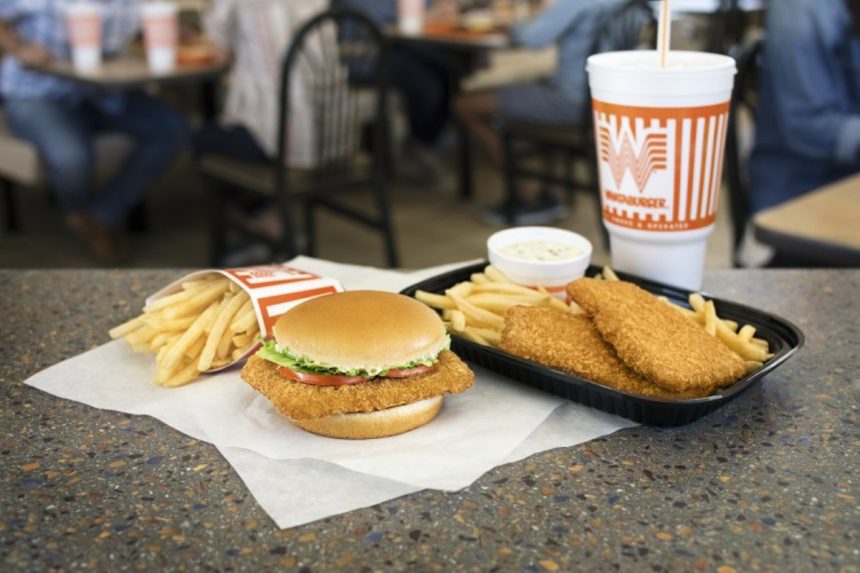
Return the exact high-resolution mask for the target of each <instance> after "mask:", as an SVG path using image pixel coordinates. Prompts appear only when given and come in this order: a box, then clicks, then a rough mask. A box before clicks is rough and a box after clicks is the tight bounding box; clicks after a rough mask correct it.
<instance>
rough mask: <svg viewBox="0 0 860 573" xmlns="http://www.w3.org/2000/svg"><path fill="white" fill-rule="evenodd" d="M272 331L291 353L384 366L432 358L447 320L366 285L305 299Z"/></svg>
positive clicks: (348, 365) (341, 364)
mask: <svg viewBox="0 0 860 573" xmlns="http://www.w3.org/2000/svg"><path fill="white" fill-rule="evenodd" d="M273 334H274V336H275V341H276V342H277V343H278V344H280V345H281V346H284V347H286V348H287V349H289V351H290V353H292V354H293V355H294V356H305V357H307V358H309V359H310V360H313V361H314V362H317V363H319V364H321V365H325V366H332V367H336V368H339V369H342V370H351V369H363V370H369V371H373V370H386V369H390V368H397V367H399V366H403V365H405V364H408V363H409V362H411V361H413V360H418V359H422V358H428V357H433V358H435V356H436V354H438V353H439V351H441V350H442V349H443V348H444V347H445V345H446V344H447V341H448V337H447V335H446V332H445V325H444V324H442V321H441V319H440V318H439V316H438V315H437V314H436V313H435V312H434V311H433V310H431V309H430V308H429V307H428V306H425V305H424V304H423V303H421V302H419V301H417V300H415V299H413V298H410V297H408V296H404V295H400V294H394V293H390V292H382V291H369V290H368V291H349V292H342V293H335V294H330V295H324V296H321V297H317V298H313V299H311V300H309V301H306V302H303V303H301V304H299V305H297V306H295V307H293V308H291V309H290V310H289V311H287V312H286V313H285V314H284V315H283V316H282V317H281V318H279V319H278V322H277V323H275V327H274V329H273Z"/></svg>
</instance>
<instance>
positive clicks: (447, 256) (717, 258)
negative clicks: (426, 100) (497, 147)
mask: <svg viewBox="0 0 860 573" xmlns="http://www.w3.org/2000/svg"><path fill="white" fill-rule="evenodd" d="M476 171H477V173H476V183H477V185H476V187H477V189H476V193H477V197H476V198H475V199H474V200H473V201H472V202H469V203H464V202H462V201H460V199H459V198H458V197H457V193H456V190H455V189H454V188H453V186H452V185H449V186H448V188H442V189H434V188H428V187H427V186H425V185H418V184H414V183H413V184H409V183H407V182H397V183H396V185H395V186H394V189H393V199H394V213H395V224H396V227H397V239H398V243H399V247H400V251H401V260H402V265H403V266H405V267H410V268H419V267H425V266H429V265H436V264H442V263H447V262H452V261H459V260H465V259H471V258H476V257H481V256H484V255H485V241H486V238H487V237H488V236H489V235H490V234H491V233H492V232H493V231H494V230H495V229H494V228H493V227H490V226H488V225H486V224H484V223H481V222H480V221H479V220H478V219H477V218H476V217H475V215H474V213H475V209H476V206H477V205H480V204H483V203H486V202H491V201H493V200H495V199H497V198H499V197H500V196H501V186H500V180H499V178H498V176H497V175H496V174H495V173H494V172H492V171H491V170H490V169H489V168H488V167H487V166H486V165H484V164H480V165H479V166H478V168H477V170H476ZM724 195H725V194H724ZM18 197H19V207H20V213H21V219H22V226H23V228H22V230H21V231H20V232H19V233H17V234H14V235H10V234H8V233H2V232H0V267H2V268H12V267H16V268H31V267H41V268H61V267H90V266H96V265H95V263H94V261H93V260H92V259H90V258H89V257H88V256H87V254H86V253H85V251H84V250H83V249H82V248H81V246H80V245H79V244H78V243H77V242H76V241H75V240H74V238H73V237H72V236H71V235H70V234H69V233H68V232H67V231H66V229H65V227H64V225H63V220H62V216H61V214H60V212H59V211H58V209H57V208H56V207H54V206H52V205H51V204H50V202H49V201H48V200H47V198H46V196H45V194H44V193H42V192H35V191H24V192H20V191H19V193H18ZM205 200H206V199H205V196H204V190H203V188H202V186H201V185H200V184H199V182H198V181H197V180H196V178H195V177H194V175H193V172H192V170H191V168H190V166H189V165H188V163H184V162H183V163H180V164H179V165H177V167H176V168H175V169H174V170H173V172H171V173H170V174H169V175H168V176H167V177H166V178H165V180H164V181H163V182H162V184H161V185H160V186H159V187H158V189H157V190H156V191H155V192H153V194H152V196H151V200H150V205H149V214H150V230H149V231H147V232H146V233H142V234H135V235H132V237H131V241H130V242H131V247H132V250H133V259H132V260H131V261H130V263H129V266H132V267H199V266H205V265H206V264H207V260H208V258H207V248H208V247H207V237H206V231H205V227H204V221H205V209H204V207H205ZM359 200H360V197H359ZM727 218H728V210H727V209H726V208H725V206H723V208H722V210H721V215H720V218H719V219H718V223H717V229H716V231H715V232H714V234H713V235H712V237H711V240H710V243H709V250H708V258H707V264H708V265H709V266H711V267H726V266H728V265H729V262H730V261H729V236H730V229H729V225H728V223H727ZM558 226H560V227H564V228H567V229H572V230H575V231H577V232H578V233H581V234H583V235H585V236H586V237H588V238H589V239H591V241H592V242H593V243H594V245H595V255H594V261H595V262H597V263H605V262H608V261H609V256H608V252H607V251H606V249H605V248H604V247H603V245H602V243H601V239H600V234H599V227H598V223H597V220H596V209H595V206H594V204H593V202H592V197H590V196H588V195H586V194H585V193H578V194H577V195H576V200H575V204H574V207H573V209H572V210H571V213H570V215H569V216H568V217H567V219H565V220H564V221H562V222H560V223H558ZM319 228H320V231H321V233H320V234H321V236H320V246H319V253H318V256H320V257H322V258H327V259H332V260H336V261H342V262H350V263H358V264H368V265H380V266H381V265H383V264H384V254H383V251H382V242H381V240H380V238H379V236H378V234H375V233H372V232H369V231H367V230H365V229H364V228H363V227H360V226H357V225H355V224H353V223H349V222H344V221H342V220H340V219H337V218H335V217H333V216H327V215H323V216H321V217H320V225H319Z"/></svg>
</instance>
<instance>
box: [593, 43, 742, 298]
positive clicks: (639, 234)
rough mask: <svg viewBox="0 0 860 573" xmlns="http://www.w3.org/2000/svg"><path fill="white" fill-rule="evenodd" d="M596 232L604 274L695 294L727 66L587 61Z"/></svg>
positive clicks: (730, 69)
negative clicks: (607, 260)
mask: <svg viewBox="0 0 860 573" xmlns="http://www.w3.org/2000/svg"><path fill="white" fill-rule="evenodd" d="M587 69H588V76H589V85H590V87H591V96H592V105H593V110H594V132H595V145H596V146H597V162H598V167H599V170H598V172H599V177H600V189H601V194H600V198H601V205H602V208H603V223H604V225H606V228H607V230H608V231H609V237H610V246H611V250H612V265H613V267H615V268H617V269H618V270H622V271H627V272H630V273H633V274H636V275H639V276H643V277H646V278H650V279H653V280H657V281H661V282H665V283H668V284H673V285H676V286H680V287H684V288H688V289H691V290H696V289H699V288H700V287H701V283H702V271H703V269H704V264H705V251H706V248H707V241H708V237H709V235H710V234H711V232H712V231H713V229H714V221H715V220H716V213H717V204H718V202H719V190H720V186H721V181H722V168H723V150H724V148H725V142H726V136H727V132H728V123H729V103H730V100H731V94H732V86H733V84H734V76H735V72H736V68H735V61H734V60H733V59H732V58H730V57H728V56H722V55H719V54H709V53H704V52H681V51H673V52H670V58H669V64H668V66H667V67H665V68H661V67H660V65H659V61H658V56H657V54H656V52H653V51H644V50H643V51H631V52H609V53H604V54H598V55H594V56H591V57H590V58H589V59H588V66H587Z"/></svg>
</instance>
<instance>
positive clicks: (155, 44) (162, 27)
mask: <svg viewBox="0 0 860 573" xmlns="http://www.w3.org/2000/svg"><path fill="white" fill-rule="evenodd" d="M141 15H142V19H143V41H144V46H145V48H146V61H147V63H148V64H149V69H150V70H152V71H153V72H155V73H166V72H170V71H172V70H173V69H174V68H175V67H176V54H177V52H178V47H179V8H178V7H177V5H176V4H174V3H173V2H162V1H157V2H146V3H145V4H144V5H143V8H142V12H141Z"/></svg>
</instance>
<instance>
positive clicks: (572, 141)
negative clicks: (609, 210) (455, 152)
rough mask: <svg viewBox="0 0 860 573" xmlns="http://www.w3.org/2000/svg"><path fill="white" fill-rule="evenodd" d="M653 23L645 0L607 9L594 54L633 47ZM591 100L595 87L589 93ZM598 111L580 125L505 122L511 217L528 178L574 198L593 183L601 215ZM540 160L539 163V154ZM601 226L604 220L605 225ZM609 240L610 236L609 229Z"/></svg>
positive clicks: (587, 114)
mask: <svg viewBox="0 0 860 573" xmlns="http://www.w3.org/2000/svg"><path fill="white" fill-rule="evenodd" d="M653 23H654V14H653V12H652V10H651V8H650V6H649V5H648V2H647V1H646V0H628V2H625V3H624V4H623V5H622V6H621V7H620V8H618V9H617V10H613V11H610V12H607V13H606V14H604V15H603V17H602V18H601V20H600V21H599V22H598V25H597V26H596V27H595V34H594V37H593V41H592V47H591V52H590V53H592V54H596V53H600V52H609V51H615V50H632V49H635V48H636V47H638V46H639V45H640V42H641V39H642V35H643V32H644V30H645V28H647V27H648V26H649V25H653ZM585 96H586V97H585V100H584V101H586V102H590V101H591V95H590V92H587V93H586V94H585ZM593 123H594V116H593V114H592V112H591V106H590V105H587V106H586V108H585V109H583V116H582V120H581V121H580V122H579V123H578V124H576V125H545V124H534V123H527V122H517V121H509V122H506V123H505V124H504V125H503V127H502V140H503V145H504V165H505V167H504V170H505V173H504V177H505V189H506V192H507V202H506V205H507V207H506V211H507V212H506V220H507V223H508V224H509V225H513V224H514V223H515V205H516V193H517V188H518V186H519V184H520V182H521V181H522V180H524V179H529V180H537V181H539V182H540V183H541V186H542V189H541V192H542V193H546V192H548V191H549V189H550V188H551V187H552V186H560V187H561V188H562V189H563V190H564V191H565V192H567V193H568V194H569V195H570V196H571V198H572V193H573V191H574V190H575V189H578V188H580V189H581V188H585V189H591V190H593V192H594V193H595V195H596V197H597V198H598V200H597V202H596V204H597V212H598V218H601V217H602V211H601V206H600V200H599V197H600V188H599V179H598V176H597V159H596V156H595V146H594V126H593ZM537 157H539V158H541V166H540V167H534V166H533V165H532V164H533V163H534V159H535V158H537ZM559 157H560V158H561V159H562V160H563V173H562V174H561V175H559V174H557V173H555V169H554V167H555V166H554V162H553V159H554V158H559ZM577 160H580V161H585V162H586V164H587V167H588V169H587V171H588V175H587V178H586V179H576V178H575V177H574V164H575V162H576V161H577ZM601 228H602V226H601ZM604 242H608V240H607V238H606V234H605V230H604Z"/></svg>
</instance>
